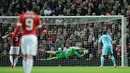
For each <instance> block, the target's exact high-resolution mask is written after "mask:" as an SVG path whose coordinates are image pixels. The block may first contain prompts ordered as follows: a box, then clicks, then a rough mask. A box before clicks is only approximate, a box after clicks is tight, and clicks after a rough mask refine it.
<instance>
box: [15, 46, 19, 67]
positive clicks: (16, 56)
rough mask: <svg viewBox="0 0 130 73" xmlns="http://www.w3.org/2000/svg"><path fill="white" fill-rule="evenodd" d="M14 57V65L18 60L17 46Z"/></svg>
mask: <svg viewBox="0 0 130 73" xmlns="http://www.w3.org/2000/svg"><path fill="white" fill-rule="evenodd" d="M14 50H15V59H14V67H15V66H16V64H17V62H18V55H19V50H20V49H19V47H15V48H14Z"/></svg>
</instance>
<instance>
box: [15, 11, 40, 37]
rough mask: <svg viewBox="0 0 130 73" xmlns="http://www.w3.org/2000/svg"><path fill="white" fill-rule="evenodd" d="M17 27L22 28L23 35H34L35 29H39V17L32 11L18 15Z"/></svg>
mask: <svg viewBox="0 0 130 73" xmlns="http://www.w3.org/2000/svg"><path fill="white" fill-rule="evenodd" d="M17 26H20V27H22V34H23V35H29V34H33V35H36V28H37V27H39V28H40V27H41V25H40V17H39V15H37V14H35V13H34V12H32V11H27V12H25V13H23V14H21V15H20V17H19V19H18V22H17Z"/></svg>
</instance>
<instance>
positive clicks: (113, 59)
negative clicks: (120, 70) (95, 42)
mask: <svg viewBox="0 0 130 73" xmlns="http://www.w3.org/2000/svg"><path fill="white" fill-rule="evenodd" d="M109 53H110V54H111V60H112V62H113V65H114V67H115V68H116V60H115V57H114V55H113V48H112V46H110V49H109Z"/></svg>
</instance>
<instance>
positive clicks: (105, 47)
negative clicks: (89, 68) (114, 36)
mask: <svg viewBox="0 0 130 73" xmlns="http://www.w3.org/2000/svg"><path fill="white" fill-rule="evenodd" d="M107 52H108V49H107V46H103V49H102V55H101V66H100V67H103V66H104V58H105V56H106V55H107Z"/></svg>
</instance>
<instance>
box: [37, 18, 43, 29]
mask: <svg viewBox="0 0 130 73" xmlns="http://www.w3.org/2000/svg"><path fill="white" fill-rule="evenodd" d="M37 28H42V25H41V20H40V17H39V16H38V18H37Z"/></svg>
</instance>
